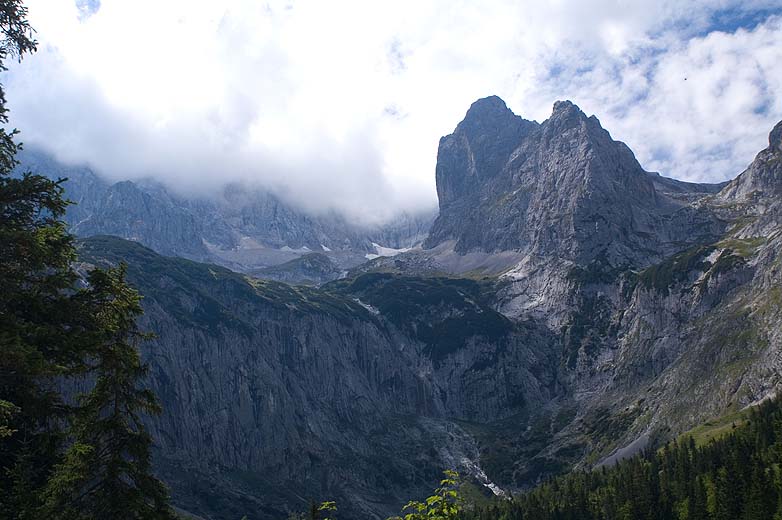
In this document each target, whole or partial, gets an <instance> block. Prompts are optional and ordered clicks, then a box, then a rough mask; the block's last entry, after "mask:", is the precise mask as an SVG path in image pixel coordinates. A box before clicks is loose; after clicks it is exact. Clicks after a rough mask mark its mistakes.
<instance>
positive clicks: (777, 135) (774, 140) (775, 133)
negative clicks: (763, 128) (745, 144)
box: [768, 121, 782, 151]
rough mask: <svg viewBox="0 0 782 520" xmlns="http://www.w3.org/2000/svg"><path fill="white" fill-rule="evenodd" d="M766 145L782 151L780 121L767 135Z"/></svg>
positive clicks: (781, 125)
mask: <svg viewBox="0 0 782 520" xmlns="http://www.w3.org/2000/svg"><path fill="white" fill-rule="evenodd" d="M768 145H769V147H770V148H773V149H775V150H777V151H782V121H780V122H779V123H777V124H776V126H774V128H773V129H772V130H771V133H769V134H768Z"/></svg>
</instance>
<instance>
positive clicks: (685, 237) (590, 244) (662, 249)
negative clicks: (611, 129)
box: [426, 97, 722, 266]
mask: <svg viewBox="0 0 782 520" xmlns="http://www.w3.org/2000/svg"><path fill="white" fill-rule="evenodd" d="M663 182H665V183H666V184H667V187H668V188H669V189H667V190H666V189H665V187H666V186H664V185H663ZM437 185H438V194H439V196H440V215H439V217H438V218H437V220H436V221H435V224H434V226H433V228H432V232H431V234H430V236H429V238H428V240H427V242H426V246H427V247H430V248H433V247H435V246H437V245H438V244H441V243H443V242H445V241H447V240H454V241H455V250H456V251H457V252H460V253H467V252H470V251H476V250H478V251H486V252H496V251H507V250H515V251H520V252H523V253H525V254H531V255H537V256H546V255H557V256H558V257H559V258H564V259H567V260H571V261H574V262H578V263H588V262H590V261H593V260H595V259H597V258H603V259H604V260H605V261H607V262H608V263H609V264H611V265H613V266H639V265H646V264H649V263H651V262H653V261H655V260H661V259H662V258H664V257H665V256H666V255H667V254H670V253H672V252H675V251H677V250H679V249H681V247H682V246H683V245H685V244H687V243H692V242H695V241H698V240H702V239H703V238H705V237H712V236H716V235H717V234H719V232H721V231H722V226H721V225H720V222H719V221H717V220H716V219H715V218H714V217H713V216H711V215H708V214H700V213H698V212H697V211H695V210H694V209H693V208H692V207H689V206H687V204H686V202H685V200H682V199H683V198H685V197H683V196H682V195H684V196H687V195H689V194H692V193H700V194H707V193H713V192H716V191H718V190H719V186H708V185H693V184H687V183H681V182H677V181H673V180H670V179H666V180H658V178H657V176H655V175H654V174H649V173H647V172H645V171H644V170H643V169H642V168H641V166H640V165H639V164H638V162H637V161H636V159H635V157H634V156H633V154H632V152H631V151H630V149H629V148H627V146H625V145H624V143H621V142H617V141H614V140H612V139H611V136H610V135H609V134H608V132H606V131H605V130H604V129H603V128H602V127H601V126H600V122H599V121H598V120H597V118H595V117H594V116H591V117H587V116H586V115H585V114H584V113H583V112H581V110H580V109H579V108H578V107H576V106H575V105H573V104H572V103H570V102H569V101H562V102H557V103H556V104H555V105H554V111H553V113H552V115H551V117H550V118H549V119H547V120H546V121H544V122H543V123H541V124H538V123H534V122H529V121H525V120H523V119H521V118H519V117H518V116H515V115H513V114H512V112H510V110H508V109H507V108H506V107H505V105H504V103H502V101H501V100H499V98H496V97H495V98H487V99H484V100H480V101H478V102H476V103H475V104H474V105H473V106H472V107H471V108H470V110H469V111H468V112H467V115H466V116H465V119H464V121H462V122H461V123H460V124H459V126H457V128H456V131H455V132H454V133H453V134H452V135H450V136H447V137H444V138H443V139H442V140H441V142H440V149H439V151H438V167H437ZM683 223H684V224H693V223H695V224H697V226H693V225H682V224H683Z"/></svg>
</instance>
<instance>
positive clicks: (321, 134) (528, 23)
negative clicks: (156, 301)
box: [5, 0, 782, 219]
mask: <svg viewBox="0 0 782 520" xmlns="http://www.w3.org/2000/svg"><path fill="white" fill-rule="evenodd" d="M27 3H28V5H29V7H30V20H31V22H32V24H33V25H34V26H35V28H36V29H37V31H38V39H39V41H40V50H39V52H38V53H37V54H36V55H34V56H31V57H29V58H27V59H25V60H24V62H22V63H21V64H19V65H16V66H14V67H12V70H11V71H10V72H9V73H8V74H7V75H6V78H5V83H6V87H7V90H8V98H9V105H10V108H11V111H12V112H11V115H12V123H13V124H14V125H15V126H17V127H19V128H20V130H21V131H22V139H23V140H24V141H25V142H27V143H28V145H34V146H40V147H43V148H45V149H47V150H49V151H50V152H52V153H54V154H55V155H57V156H58V157H59V158H60V159H61V160H64V161H67V162H72V163H87V164H89V165H91V166H92V167H93V168H94V169H96V170H97V171H99V172H101V173H102V174H104V175H106V176H107V177H110V178H113V179H124V178H140V177H154V178H157V179H159V180H161V181H162V182H165V183H167V184H169V185H170V186H172V187H174V188H175V189H178V190H180V191H183V192H194V193H203V194H208V193H213V192H215V191H216V190H218V189H219V187H220V186H221V185H222V184H223V183H225V182H227V181H243V182H253V183H260V184H262V185H264V186H266V187H268V188H269V189H271V190H274V191H276V192H277V193H280V194H282V196H284V197H286V198H288V199H290V200H291V201H292V202H294V203H297V204H299V205H301V206H302V207H304V208H305V209H309V210H311V211H315V212H317V211H324V210H329V209H337V210H339V211H342V212H344V213H347V214H349V215H351V216H357V217H360V218H364V219H383V218H386V217H388V216H389V215H391V214H392V213H394V212H396V211H399V210H415V209H418V208H423V207H431V206H433V205H434V204H435V203H436V195H435V190H434V164H435V160H436V152H437V142H438V139H439V137H440V136H441V135H444V134H447V133H449V132H450V131H452V129H453V128H454V127H455V125H456V124H457V123H458V122H459V120H460V119H461V118H462V117H463V115H464V113H465V111H466V110H467V108H468V107H469V105H470V103H471V102H472V101H474V100H475V99H477V98H479V97H484V96H487V95H490V94H496V95H499V96H501V97H502V98H503V99H505V101H506V102H507V104H508V106H509V107H510V108H511V109H513V110H514V112H516V113H517V114H520V115H522V116H524V117H526V118H528V119H536V120H539V121H541V120H544V119H545V118H546V117H548V115H549V113H550V110H551V106H552V104H553V102H554V101H556V100H558V99H570V100H572V101H573V102H575V103H577V104H578V105H579V106H580V107H581V108H582V109H583V110H584V111H585V112H587V113H588V114H595V115H597V116H598V118H599V119H600V120H601V122H602V123H603V126H604V127H606V128H607V129H608V130H609V131H610V132H611V133H612V135H613V136H614V138H616V139H620V140H623V141H625V142H627V143H628V145H629V146H630V147H631V148H632V149H633V150H634V151H635V153H636V155H637V157H638V159H639V160H640V161H641V164H642V165H643V166H644V167H645V168H647V169H648V170H652V171H659V172H661V173H662V174H664V175H668V176H672V177H677V178H680V179H685V180H693V181H721V180H725V179H728V178H731V177H733V176H735V175H736V174H738V173H740V171H741V170H742V169H743V168H744V167H745V166H746V165H747V164H748V163H749V161H751V160H752V157H753V156H754V154H755V153H757V151H759V150H760V149H761V148H763V147H764V146H765V144H766V136H767V134H768V131H769V130H770V128H771V127H772V126H773V124H774V123H775V122H776V121H778V120H780V119H782V66H780V63H782V45H780V44H779V43H778V42H780V41H782V5H781V4H780V2H779V0H776V1H773V2H770V1H760V0H758V1H752V0H750V1H744V2H737V1H731V0H714V1H709V2H705V1H692V2H674V1H669V0H661V1H658V2H648V1H643V2H642V1H630V0H624V1H622V0H613V1H609V0H605V1H602V0H601V1H592V2H585V1H577V0H554V1H551V2H524V1H504V0H498V1H491V2H468V1H460V0H449V1H445V0H431V1H422V0H417V1H412V0H410V1H408V0H399V1H396V2H382V3H381V2H366V1H358V0H355V1H341V0H340V1H334V2H319V1H296V0H279V1H277V0H273V1H269V2H259V1H257V0H230V1H226V2H213V1H206V0H167V1H166V2H160V1H157V0H133V1H130V0H102V1H98V0H76V1H75V2H73V3H71V2H67V1H64V0H29V1H28V2H27ZM151 13H154V16H151Z"/></svg>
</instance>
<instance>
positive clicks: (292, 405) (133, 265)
mask: <svg viewBox="0 0 782 520" xmlns="http://www.w3.org/2000/svg"><path fill="white" fill-rule="evenodd" d="M781 140H782V123H780V124H779V125H777V126H776V127H775V128H774V129H773V130H772V132H771V133H770V136H769V147H768V148H766V149H764V150H762V151H761V152H760V153H759V154H758V155H757V157H756V158H755V160H754V161H753V162H752V164H751V165H750V166H749V168H748V169H747V170H746V171H745V172H743V173H742V174H740V175H739V176H738V177H736V178H735V179H734V180H732V181H731V182H729V183H727V184H722V185H702V184H688V183H682V182H680V181H676V180H673V179H666V178H664V177H661V176H659V175H657V174H653V173H649V172H645V171H644V170H643V169H642V168H641V167H640V165H638V163H637V161H636V160H635V158H634V157H633V155H632V153H631V152H630V150H629V149H628V148H627V147H626V146H625V145H623V144H622V143H619V142H616V141H614V140H613V139H611V137H610V135H609V134H608V132H606V131H605V130H603V129H602V128H601V127H600V124H599V122H598V121H597V119H596V118H594V116H593V117H587V116H586V115H584V114H583V113H582V112H581V111H580V110H579V109H578V108H577V107H576V106H575V105H573V104H572V103H569V102H561V103H557V104H556V105H555V107H554V111H553V114H552V116H551V118H549V120H547V121H545V122H543V123H540V124H538V123H534V122H528V121H524V120H523V119H521V118H518V117H517V116H515V115H513V114H512V112H510V111H509V110H507V108H506V107H505V105H504V103H503V102H502V101H501V100H499V98H487V99H485V100H481V101H478V102H477V103H476V104H474V105H473V107H472V108H471V109H470V111H468V113H467V116H466V118H465V121H463V122H462V123H460V125H459V126H458V127H457V129H456V131H455V132H454V134H452V135H451V136H447V137H445V138H443V139H442V140H441V143H440V150H439V153H438V166H437V183H438V194H439V196H440V197H441V200H440V205H441V212H440V215H439V216H438V218H437V220H436V222H435V224H434V226H433V228H432V232H431V234H430V235H429V238H428V239H427V241H426V242H425V243H424V246H423V247H420V248H415V249H413V250H411V251H408V252H401V253H400V254H398V255H396V256H394V257H393V258H377V259H374V260H372V261H370V262H368V263H366V264H364V265H361V266H360V267H357V268H354V269H353V270H351V271H350V272H349V273H348V274H347V275H346V276H345V277H344V278H342V279H340V280H337V281H332V282H330V283H327V284H325V285H323V286H322V287H320V288H310V287H294V286H290V285H287V284H281V283H276V282H270V281H261V280H257V279H253V278H251V277H247V276H243V275H239V274H236V273H233V272H231V271H228V270H226V269H223V268H220V267H216V266H210V265H206V264H199V263H195V262H190V261H187V260H182V259H176V258H164V257H161V256H159V255H157V254H155V253H154V252H152V251H150V250H148V249H145V248H142V247H141V246H139V245H137V244H133V243H128V242H125V241H121V240H118V239H113V238H107V237H95V238H92V239H88V240H86V241H85V242H84V245H83V246H82V259H83V261H85V262H88V263H90V264H96V265H101V264H103V263H107V262H108V263H116V262H118V261H121V260H125V261H127V262H128V263H129V265H130V270H129V276H130V279H131V281H132V282H133V283H134V284H135V285H136V286H137V287H138V288H139V290H140V291H141V292H142V294H143V295H144V296H145V300H144V305H145V309H146V311H147V312H146V317H145V322H144V325H145V327H146V328H148V329H150V330H153V331H155V332H157V333H158V338H157V339H156V340H155V341H154V342H152V343H151V344H148V345H146V346H144V351H143V353H144V357H145V359H146V360H147V361H148V362H149V363H150V365H151V367H152V377H151V382H152V384H153V387H154V388H155V390H156V391H157V392H158V394H159V395H161V397H162V400H163V404H164V408H165V410H166V412H165V414H164V415H163V416H161V417H160V418H157V419H153V420H152V421H151V426H152V428H153V431H154V433H155V436H156V438H158V439H160V451H159V453H158V457H157V464H158V468H159V469H160V471H161V472H162V475H163V476H164V477H165V479H166V480H167V481H168V482H169V483H170V484H171V485H172V488H173V491H174V498H175V500H176V501H177V503H178V504H179V505H180V506H182V507H183V508H185V509H188V510H190V511H193V512H195V513H198V514H200V515H202V516H204V517H205V518H215V519H218V518H234V517H237V516H239V517H240V516H241V515H242V514H248V516H249V518H272V517H279V516H280V515H281V514H284V513H285V512H286V511H287V510H291V509H301V508H302V506H303V505H304V503H305V502H306V498H307V495H308V496H309V497H313V498H314V497H317V498H336V499H338V501H340V503H341V504H345V506H344V507H345V510H344V514H345V515H346V517H348V518H358V517H359V516H361V517H366V516H370V517H384V516H386V515H389V514H392V513H395V512H396V511H397V510H398V507H399V506H401V505H402V503H403V502H404V500H406V499H408V498H410V497H418V496H424V495H423V493H424V492H425V491H426V490H427V489H429V488H431V485H432V483H434V482H436V480H437V477H438V474H439V471H440V470H441V469H443V468H445V467H458V468H460V469H462V470H463V471H464V472H465V473H466V474H469V475H472V476H474V477H475V478H476V480H477V481H479V482H483V480H481V479H486V481H487V482H491V483H492V485H496V486H499V488H502V489H508V490H513V489H519V488H523V487H525V486H530V485H533V484H534V483H536V482H538V481H539V480H540V479H541V478H544V477H545V476H546V475H550V474H555V473H558V472H561V471H565V470H567V469H569V468H571V467H574V466H575V467H592V466H595V465H599V464H608V463H611V462H613V461H615V460H617V459H619V458H622V457H624V456H628V455H631V454H632V453H634V452H636V451H638V450H639V449H642V448H643V447H646V446H649V445H653V444H655V443H659V442H662V441H664V440H667V439H670V438H673V437H675V436H676V435H678V433H679V432H682V431H685V430H687V429H689V428H690V427H692V426H693V425H695V424H698V423H699V422H702V421H704V420H706V419H709V418H711V417H715V416H720V415H722V414H724V413H726V412H728V411H734V410H736V409H740V408H742V407H744V406H747V405H749V404H751V403H753V402H757V401H758V400H761V399H764V398H766V397H767V396H769V395H772V394H773V393H775V392H778V391H779V389H780V385H782V376H781V374H782V310H780V309H782V256H780V251H782V197H780V196H779V195H780V191H781V190H782V142H781ZM303 258H306V257H303ZM317 260H318V259H313V262H310V264H311V265H310V264H308V266H307V269H312V273H313V274H315V275H317V273H319V272H321V271H322V270H324V269H325V270H328V269H330V267H329V266H328V264H324V263H322V262H319V261H317ZM296 269H298V268H296ZM283 271H284V270H283ZM279 276H281V277H282V278H281V279H284V276H286V275H285V273H284V272H283V273H282V274H280V275H279ZM269 475H273V476H274V477H273V478H269ZM341 510H342V509H341Z"/></svg>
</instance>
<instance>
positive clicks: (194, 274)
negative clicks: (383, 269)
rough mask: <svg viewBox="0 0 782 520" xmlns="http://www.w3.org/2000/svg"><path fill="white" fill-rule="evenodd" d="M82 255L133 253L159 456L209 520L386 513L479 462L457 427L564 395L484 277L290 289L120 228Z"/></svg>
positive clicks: (98, 261) (365, 280) (536, 343)
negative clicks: (167, 251)
mask: <svg viewBox="0 0 782 520" xmlns="http://www.w3.org/2000/svg"><path fill="white" fill-rule="evenodd" d="M81 258H82V260H83V261H87V262H89V263H91V264H93V265H105V264H112V263H116V262H118V261H120V260H123V261H126V262H128V264H129V280H130V281H131V282H132V283H133V284H134V285H135V286H136V287H138V289H139V290H140V292H141V293H142V295H143V296H144V302H143V303H144V308H145V311H146V314H145V318H144V321H143V323H142V325H143V327H145V328H146V329H149V330H151V331H154V332H155V333H156V334H157V338H156V339H155V340H154V341H152V342H150V343H148V344H146V345H144V346H143V357H144V359H145V360H146V361H147V362H148V363H149V364H150V368H151V375H150V383H151V386H152V387H153V389H154V390H155V392H156V393H157V394H158V395H159V396H160V398H161V401H162V404H163V407H164V410H165V412H164V414H163V415H162V416H160V417H157V418H153V419H151V421H150V426H151V431H152V433H153V435H154V437H155V438H156V439H157V445H158V451H157V458H156V460H157V462H156V463H157V467H158V468H159V472H160V474H161V476H162V477H163V478H164V479H165V480H166V481H167V482H168V483H169V484H170V485H171V486H172V489H173V493H174V498H175V502H176V503H177V504H178V505H180V506H181V507H183V508H184V509H187V510H189V511H192V512H194V513H198V514H200V515H202V516H206V517H209V518H220V519H222V518H226V519H229V518H231V519H233V518H237V517H241V515H244V514H247V515H248V516H249V518H273V517H275V518H279V517H281V516H284V515H285V514H286V513H287V511H289V510H295V509H303V508H306V505H307V504H306V500H307V498H320V499H326V498H332V499H338V500H339V501H340V504H341V506H340V509H341V511H343V514H345V515H347V517H351V518H358V517H366V516H383V517H385V516H387V515H391V514H393V513H396V512H398V510H399V507H401V506H402V505H403V504H404V502H405V501H406V500H407V499H409V498H410V497H412V496H420V495H421V494H423V493H425V492H426V491H427V490H429V489H430V488H431V485H432V483H433V482H436V481H437V479H438V476H439V474H440V472H441V471H442V469H443V468H447V467H458V468H471V469H468V470H466V471H467V473H469V472H470V471H475V468H476V467H478V466H477V464H479V462H478V459H479V448H478V446H477V444H476V441H475V439H474V438H473V436H472V435H470V434H469V433H468V432H467V431H465V430H464V428H463V426H461V424H462V422H468V423H476V424H486V423H490V422H492V421H496V420H499V419H503V418H506V417H510V416H514V415H518V414H529V413H531V412H532V411H534V410H535V408H536V407H537V406H538V405H539V404H540V403H543V402H547V401H550V400H551V399H552V397H553V396H554V394H555V393H556V392H557V391H558V389H557V382H556V378H555V374H554V371H553V370H552V367H553V366H554V365H555V361H554V358H555V356H556V353H555V351H554V350H553V347H554V345H555V343H554V341H553V338H551V337H550V335H549V334H548V332H547V331H546V330H544V329H542V328H541V327H539V326H536V325H535V324H532V323H522V324H514V323H512V322H510V320H507V319H506V318H504V317H503V316H502V315H501V314H499V313H497V312H496V311H493V310H492V309H491V308H490V307H489V306H488V304H487V302H486V301H485V298H486V295H485V294H484V293H485V291H486V290H487V288H485V287H483V286H481V285H480V284H478V283H477V282H469V281H450V280H447V279H446V280H424V279H397V278H396V277H385V276H378V275H366V276H364V277H359V278H357V279H355V280H350V281H344V282H340V283H338V284H336V285H333V286H327V287H326V288H324V289H320V290H319V289H310V288H306V287H298V288H296V287H292V286H288V285H285V284H280V283H276V282H269V281H261V280H253V279H245V278H244V277H243V276H241V275H238V274H236V273H233V272H231V271H228V270H226V269H223V268H220V267H217V266H210V265H208V264H198V263H194V262H190V261H187V260H182V259H175V258H165V257H161V256H159V255H157V254H155V253H154V252H152V251H151V250H149V249H146V248H143V247H141V246H139V245H137V244H134V243H132V242H127V241H123V240H120V239H116V238H113V237H95V238H91V239H87V240H85V241H84V242H83V243H82V246H81ZM400 305H402V307H400ZM414 316H415V318H414V319H411V318H413V317H414ZM465 325H467V326H465ZM237 515H238V516H237Z"/></svg>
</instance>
